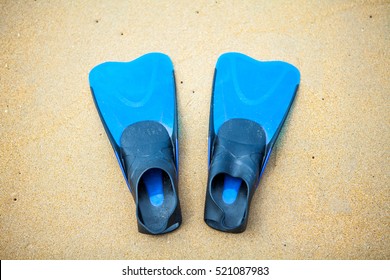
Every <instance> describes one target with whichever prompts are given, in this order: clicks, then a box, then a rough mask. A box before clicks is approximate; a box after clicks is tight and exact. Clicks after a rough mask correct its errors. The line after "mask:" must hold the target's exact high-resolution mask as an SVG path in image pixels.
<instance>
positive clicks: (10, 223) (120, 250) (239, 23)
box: [0, 0, 390, 259]
mask: <svg viewBox="0 0 390 280" xmlns="http://www.w3.org/2000/svg"><path fill="white" fill-rule="evenodd" d="M128 2H129V1H106V0H104V1H50V2H49V1H43V0H37V1H32V0H30V1H13V0H8V1H1V2H0V43H1V45H0V50H1V52H0V259H388V258H390V237H389V236H390V218H389V186H390V180H389V174H390V168H389V155H390V151H389V143H390V113H389V112H390V106H389V104H390V101H389V94H390V81H389V70H390V69H389V65H390V64H389V63H390V59H389V58H390V56H389V50H390V48H389V45H390V40H389V39H390V26H389V15H390V3H389V1H353V2H351V1H341V0H340V1H305V0H302V1H227V0H226V1H225V0H217V1H206V0H203V1H179V0H177V1H131V2H132V3H128ZM308 2H311V3H308ZM122 34H123V35H122ZM152 51H158V52H163V53H166V54H168V55H169V56H170V57H171V58H172V60H173V63H174V65H175V71H176V80H177V91H178V109H179V129H180V199H181V204H182V213H183V219H184V222H183V225H182V226H181V228H180V229H179V230H177V231H175V232H174V233H171V234H168V235H163V236H158V237H156V236H147V235H142V234H139V233H138V232H137V226H136V219H135V207H134V202H133V199H132V197H131V195H130V192H129V191H128V189H127V186H126V184H125V181H124V179H123V177H122V174H121V171H120V169H119V166H118V164H117V161H116V159H115V156H114V153H113V151H112V148H111V146H110V143H109V140H108V138H107V137H106V135H105V132H104V129H103V126H102V124H101V122H100V119H99V116H98V114H97V112H96V109H95V106H94V103H93V100H92V97H91V93H90V91H89V83H88V72H89V71H90V69H91V68H92V67H94V66H95V65H97V64H99V63H101V62H104V61H109V60H111V61H130V60H133V59H135V58H137V57H139V56H141V55H142V54H145V53H148V52H152ZM228 51H237V52H242V53H245V54H247V55H250V56H252V57H253V58H255V59H259V60H284V61H287V62H290V63H292V64H294V65H295V66H297V67H298V68H299V69H300V71H301V77H302V79H301V85H300V89H299V91H298V95H297V98H296V100H295V103H294V106H293V108H292V111H291V114H290V115H289V118H288V120H287V122H286V124H285V126H284V129H283V131H282V133H281V136H280V138H279V141H278V143H277V145H276V147H275V149H274V152H273V154H272V157H271V159H270V162H269V164H268V166H267V169H266V171H265V173H264V176H263V178H262V181H261V183H260V187H259V189H258V190H257V192H256V194H255V196H254V200H253V203H252V208H251V213H250V219H249V225H248V228H247V230H246V232H244V233H242V234H239V235H234V234H226V233H221V232H218V231H215V230H213V229H211V228H209V227H208V226H207V225H206V224H205V223H204V222H203V207H204V198H205V188H206V180H207V132H208V117H209V116H208V115H209V104H210V95H211V86H212V79H213V72H214V66H215V63H216V60H217V59H218V56H219V55H220V54H222V53H224V52H228ZM181 81H182V83H181Z"/></svg>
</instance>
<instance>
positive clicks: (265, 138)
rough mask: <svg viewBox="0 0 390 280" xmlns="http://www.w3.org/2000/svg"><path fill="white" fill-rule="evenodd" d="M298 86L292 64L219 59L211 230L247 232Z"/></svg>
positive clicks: (212, 130) (208, 210)
mask: <svg viewBox="0 0 390 280" xmlns="http://www.w3.org/2000/svg"><path fill="white" fill-rule="evenodd" d="M299 81H300V74H299V71H298V70H297V69H296V68H295V67H294V66H292V65H291V64H288V63H285V62H280V61H273V62H260V61H257V60H254V59H252V58H250V57H248V56H246V55H243V54H239V53H226V54H223V55H221V56H220V57H219V59H218V62H217V66H216V69H215V73H214V84H213V93H212V100H211V108H210V127H209V151H208V153H209V175H208V185H207V191H206V204H205V213H204V219H205V222H206V223H207V224H208V225H209V226H210V227H212V228H214V229H217V230H220V231H226V232H235V233H237V232H243V231H244V230H245V229H246V225H247V221H248V212H249V206H250V202H251V199H252V196H253V194H254V192H255V190H256V188H257V185H258V183H259V179H260V176H261V174H262V173H263V171H264V168H265V166H266V164H267V161H268V158H269V156H270V154H271V151H272V147H273V145H274V144H275V141H276V139H277V137H278V135H279V132H280V129H281V128H282V125H283V123H284V121H285V119H286V117H287V114H288V111H289V109H290V107H291V104H292V102H293V100H294V97H295V94H296V91H297V89H298V85H299Z"/></svg>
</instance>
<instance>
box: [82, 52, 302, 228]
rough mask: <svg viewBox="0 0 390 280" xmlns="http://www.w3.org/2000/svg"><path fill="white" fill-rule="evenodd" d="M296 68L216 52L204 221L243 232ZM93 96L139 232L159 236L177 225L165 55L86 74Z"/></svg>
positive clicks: (171, 85) (171, 81)
mask: <svg viewBox="0 0 390 280" xmlns="http://www.w3.org/2000/svg"><path fill="white" fill-rule="evenodd" d="M299 80H300V74H299V71H298V70H297V69H296V68H295V67H294V66H292V65H290V64H288V63H285V62H278V61H275V62H260V61H257V60H254V59H252V58H250V57H248V56H246V55H243V54H240V53H226V54H223V55H221V56H220V57H219V59H218V62H217V65H216V69H215V73H214V83H213V92H212V100H211V107H210V127H209V138H208V139H209V143H208V165H209V171H208V183H207V191H206V203H205V212H204V219H205V222H206V223H207V224H208V225H209V226H210V227H212V228H214V229H217V230H221V231H225V232H242V231H244V230H245V228H246V225H247V221H248V212H249V206H250V202H251V199H252V196H253V194H254V192H255V190H256V188H257V185H258V183H259V178H260V176H261V174H262V172H263V171H264V168H265V166H266V163H267V160H268V158H269V156H270V154H271V150H272V147H273V145H274V144H275V141H276V139H277V137H278V134H279V132H280V129H281V127H282V125H283V123H284V121H285V119H286V117H287V114H288V111H289V109H290V107H291V104H292V102H293V100H294V97H295V94H296V91H297V89H298V85H299ZM89 81H90V86H91V91H92V95H93V98H94V101H95V105H96V107H97V111H98V112H99V115H100V118H101V120H102V123H103V125H104V128H105V130H106V133H107V135H108V138H109V140H110V142H111V144H112V147H113V149H114V152H115V155H116V157H117V160H118V162H119V166H120V168H121V170H122V172H123V175H124V177H125V179H126V182H127V185H128V187H129V189H130V191H131V194H132V195H133V198H134V200H135V204H136V216H137V221H138V230H139V231H140V232H142V233H147V234H163V233H168V232H171V231H173V230H175V229H177V228H178V227H179V226H180V224H181V222H182V216H181V210H180V202H179V193H178V173H179V172H178V168H179V149H178V127H177V118H178V117H177V104H176V88H175V77H174V69H173V65H172V62H171V60H170V58H169V57H168V56H166V55H164V54H161V53H150V54H146V55H144V56H141V57H140V58H138V59H136V60H133V61H131V62H127V63H123V62H106V63H103V64H100V65H98V66H96V67H95V68H93V69H92V71H91V72H90V75H89Z"/></svg>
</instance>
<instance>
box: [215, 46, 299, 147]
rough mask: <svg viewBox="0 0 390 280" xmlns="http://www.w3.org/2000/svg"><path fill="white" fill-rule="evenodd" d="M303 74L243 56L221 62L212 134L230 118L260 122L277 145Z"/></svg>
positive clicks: (227, 56)
mask: <svg viewBox="0 0 390 280" xmlns="http://www.w3.org/2000/svg"><path fill="white" fill-rule="evenodd" d="M299 80H300V73H299V71H298V69H297V68H295V67H294V66H293V65H291V64H289V63H286V62H282V61H269V62H262V61H258V60H255V59H253V58H251V57H249V56H246V55H243V54H240V53H225V54H223V55H221V56H220V57H219V59H218V62H217V65H216V73H215V77H214V90H213V100H212V103H211V111H212V115H211V116H210V117H211V118H212V120H211V123H212V124H213V127H212V128H211V129H213V130H214V131H212V132H213V133H214V134H215V135H216V134H217V133H218V130H219V128H220V127H221V125H222V124H223V123H224V122H226V121H227V120H229V119H233V118H242V119H248V120H252V121H255V122H257V123H259V124H260V125H261V126H262V127H263V128H264V130H265V132H266V135H267V145H268V144H269V143H271V144H273V142H274V141H275V140H276V138H277V135H278V134H279V131H280V129H281V127H282V125H283V122H284V120H285V118H286V116H287V114H288V111H289V109H290V106H291V104H292V102H293V100H294V97H295V94H296V90H297V88H298V85H299Z"/></svg>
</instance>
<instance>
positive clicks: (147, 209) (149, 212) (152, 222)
mask: <svg viewBox="0 0 390 280" xmlns="http://www.w3.org/2000/svg"><path fill="white" fill-rule="evenodd" d="M89 83H90V86H91V91H92V95H93V97H94V101H95V105H96V108H97V110H98V112H99V115H100V118H101V120H102V122H103V125H104V128H105V130H106V132H107V135H108V138H109V139H110V142H111V144H112V147H113V149H114V152H115V155H116V157H117V159H118V162H119V166H120V168H121V169H122V172H123V175H124V177H125V179H126V182H127V185H128V187H129V189H130V191H131V194H132V195H133V198H134V200H135V204H136V215H137V220H138V230H139V231H140V232H142V233H147V234H162V233H167V232H170V231H173V230H175V229H177V228H178V227H179V226H180V224H181V221H182V217H181V211H180V203H179V197H178V187H177V183H178V141H177V109H176V89H175V79H174V71H173V65H172V62H171V60H170V59H169V57H168V56H166V55H164V54H161V53H150V54H146V55H144V56H141V57H140V58H138V59H136V60H133V61H131V62H127V63H124V62H106V63H103V64H100V65H98V66H96V67H95V68H93V69H92V70H91V72H90V74H89Z"/></svg>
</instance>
